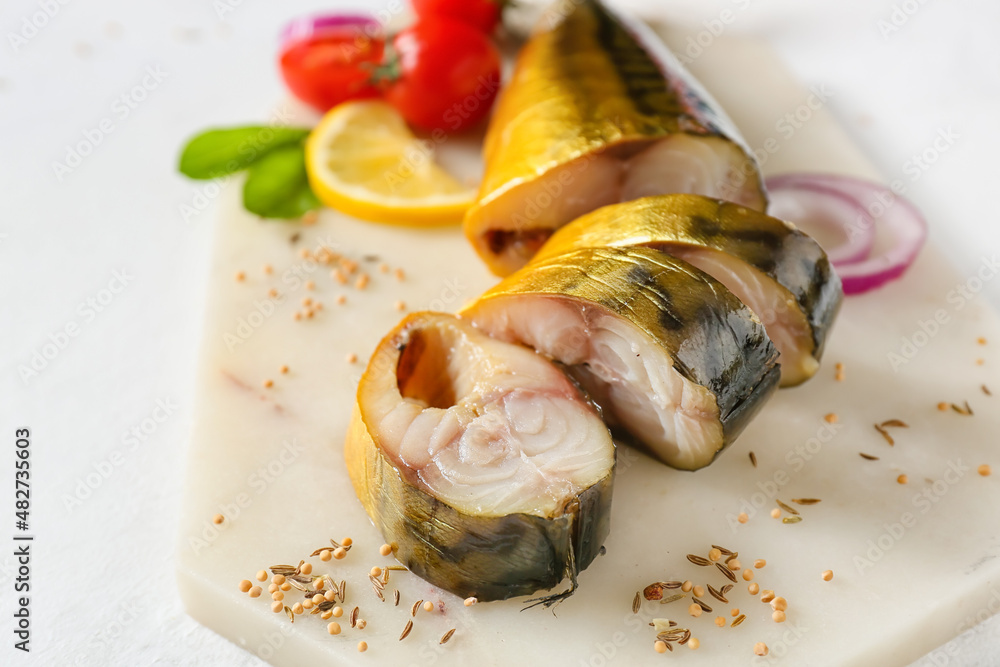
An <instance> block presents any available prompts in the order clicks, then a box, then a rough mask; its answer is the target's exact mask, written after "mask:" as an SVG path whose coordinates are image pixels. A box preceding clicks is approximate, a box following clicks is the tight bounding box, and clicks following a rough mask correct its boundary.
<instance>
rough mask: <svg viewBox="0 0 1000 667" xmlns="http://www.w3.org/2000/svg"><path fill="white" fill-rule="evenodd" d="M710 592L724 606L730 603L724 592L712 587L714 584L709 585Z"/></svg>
mask: <svg viewBox="0 0 1000 667" xmlns="http://www.w3.org/2000/svg"><path fill="white" fill-rule="evenodd" d="M708 592H709V594H710V595H711V596H712V597H713V598H715V599H716V600H718V601H719V602H721V603H723V604H728V603H729V600H727V599H726V596H725V595H724V594H723V593H722V591H720V590H717V589H716V588H715V587H714V586H712V584H708Z"/></svg>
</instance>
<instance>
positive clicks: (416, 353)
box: [344, 313, 615, 602]
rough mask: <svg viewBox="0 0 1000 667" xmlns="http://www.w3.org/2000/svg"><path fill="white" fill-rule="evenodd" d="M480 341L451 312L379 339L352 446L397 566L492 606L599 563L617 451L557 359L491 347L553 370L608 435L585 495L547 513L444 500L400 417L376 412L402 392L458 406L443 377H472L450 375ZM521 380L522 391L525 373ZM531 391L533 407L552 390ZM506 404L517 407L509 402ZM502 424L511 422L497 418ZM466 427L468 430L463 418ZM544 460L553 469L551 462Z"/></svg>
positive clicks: (351, 464) (367, 501) (364, 498)
mask: <svg viewBox="0 0 1000 667" xmlns="http://www.w3.org/2000/svg"><path fill="white" fill-rule="evenodd" d="M424 334H432V335H438V334H441V335H442V336H444V339H442V340H444V341H445V342H444V343H443V344H438V343H433V342H428V341H431V340H432V339H433V336H429V337H425V336H424ZM477 337H479V338H480V339H485V338H486V337H485V336H484V335H483V334H481V333H479V332H476V331H475V330H474V329H473V327H472V326H471V324H469V323H468V322H463V321H461V320H459V319H458V318H456V317H455V316H453V315H446V314H443V313H414V314H412V315H409V316H408V317H407V318H405V319H404V320H403V321H402V322H401V323H400V324H399V325H398V326H397V327H396V328H395V329H394V330H393V331H392V332H390V333H389V334H388V335H387V336H386V337H385V338H384V339H383V340H382V342H381V343H380V344H379V346H378V348H377V349H376V351H375V353H374V355H373V356H372V360H371V362H370V363H369V365H368V368H367V369H366V371H365V374H364V376H363V377H362V379H361V382H360V383H359V386H358V403H357V405H356V406H355V409H354V413H353V417H352V420H351V424H350V426H349V429H348V433H347V437H346V440H345V450H344V454H345V458H346V462H347V469H348V473H349V476H350V479H351V482H352V484H353V486H354V490H355V492H356V493H357V496H358V498H359V499H360V500H361V503H362V505H363V506H364V508H365V510H366V512H367V513H368V515H369V517H370V518H371V520H372V522H373V523H374V524H375V526H376V527H377V528H378V529H379V531H380V532H381V533H382V535H383V537H384V539H385V540H386V542H388V543H392V544H393V545H395V546H396V550H395V553H394V555H395V556H396V558H398V559H399V560H400V562H402V563H403V564H404V565H406V567H407V568H408V569H409V570H410V571H412V572H413V573H414V574H416V575H418V576H420V577H422V578H423V579H425V580H427V581H428V582H430V583H432V584H434V585H435V586H439V587H440V588H443V589H444V590H446V591H449V592H451V593H454V594H455V595H458V596H460V597H463V598H464V597H469V596H475V597H476V598H478V599H479V600H481V601H484V602H486V601H491V600H502V599H507V598H510V597H514V596H520V595H530V594H532V593H535V592H536V591H539V590H548V589H551V588H553V587H554V586H556V585H558V584H559V583H560V582H562V581H563V580H564V579H565V578H568V579H570V580H571V581H572V583H573V587H574V588H575V585H576V577H577V575H578V574H579V573H580V572H582V571H583V570H584V569H585V568H586V567H587V566H588V565H590V563H591V562H592V561H593V560H594V558H595V557H596V556H597V555H598V553H599V551H600V549H601V546H602V545H603V543H604V540H605V539H606V538H607V536H608V533H609V530H610V517H611V496H612V487H613V482H614V468H615V450H614V444H613V442H612V440H611V436H610V434H609V433H608V431H607V428H606V427H605V426H604V425H603V424H602V423H601V421H600V417H599V415H598V414H597V412H596V410H595V409H594V408H593V407H592V406H591V405H590V404H589V403H587V402H586V400H585V398H584V397H583V396H582V394H580V392H579V390H578V389H577V388H576V387H575V386H573V385H572V383H571V382H570V381H569V380H568V379H567V378H566V377H565V376H564V375H563V374H562V373H561V372H560V371H559V370H558V369H556V368H555V367H553V366H552V365H551V364H550V363H549V362H548V361H545V360H544V359H541V358H539V357H538V356H537V355H535V354H534V353H533V352H530V351H529V350H525V349H523V348H519V347H517V346H511V345H509V344H504V343H500V342H497V341H488V342H487V343H485V344H486V345H491V346H502V348H503V349H505V350H507V351H508V352H509V353H510V354H511V355H515V356H516V355H530V356H531V357H532V358H534V359H535V360H534V361H533V362H532V363H534V364H542V365H544V367H545V368H546V369H547V370H546V371H545V373H548V374H551V376H552V377H557V378H558V380H556V381H554V385H555V388H556V389H557V390H558V391H559V392H569V393H571V394H572V396H573V398H572V400H573V401H578V403H579V405H580V406H582V407H581V410H584V411H585V413H586V414H587V415H588V419H591V420H592V422H593V424H594V425H596V427H598V428H599V429H600V431H601V434H599V436H598V438H597V444H598V446H599V448H600V451H601V455H600V460H599V462H598V465H597V468H596V473H595V474H592V475H590V476H589V477H587V479H588V480H589V481H587V482H584V483H582V484H581V485H580V486H581V488H579V489H578V490H577V492H575V493H572V492H570V491H565V492H562V493H561V495H559V496H558V498H557V500H558V502H557V503H556V504H555V505H554V506H552V507H550V508H548V509H547V510H545V511H541V510H538V511H506V512H505V511H495V510H493V511H483V510H474V509H471V508H470V506H462V503H460V502H453V501H446V500H443V499H442V497H441V496H440V494H439V493H437V492H436V491H435V490H434V489H433V488H431V485H430V484H429V483H428V480H427V478H426V477H425V476H423V472H422V471H421V470H419V469H417V468H416V467H415V466H412V465H408V464H407V462H406V461H405V460H403V458H404V452H403V451H402V450H400V451H393V448H392V446H389V445H388V439H389V435H390V434H389V433H388V431H387V425H388V424H390V422H392V421H394V419H393V417H392V416H391V413H390V416H389V417H385V416H384V415H381V416H380V414H379V410H378V406H377V405H376V404H377V403H378V402H379V401H383V400H386V396H388V395H390V394H395V396H394V397H392V398H390V400H392V401H395V404H398V405H400V406H402V407H403V408H404V409H405V408H407V407H413V408H415V409H416V410H417V411H418V412H419V413H420V415H421V417H427V416H429V417H432V418H433V417H434V415H435V414H441V413H442V412H446V411H447V407H446V406H447V404H449V403H453V402H456V403H458V404H459V405H461V401H462V397H461V396H457V395H452V394H450V392H451V391H452V386H450V385H449V383H448V382H447V380H446V376H447V375H448V374H449V373H452V372H454V373H465V372H468V371H469V369H470V364H464V363H458V364H456V365H453V366H452V367H451V368H449V364H450V363H451V361H453V360H454V357H455V355H456V354H460V353H461V351H462V350H465V349H468V346H469V345H473V346H475V344H476V338H477ZM449 342H450V343H449ZM460 361H461V359H460ZM494 363H495V364H500V365H503V364H504V363H505V358H503V357H496V358H494V359H492V360H491V361H490V364H489V365H490V366H492V365H493V364H494ZM421 365H425V366H424V368H423V369H421V368H420V367H421ZM435 371H437V372H435ZM475 374H476V378H475V379H476V382H477V386H478V383H485V384H487V385H489V384H490V381H491V376H490V375H489V372H488V370H487V371H485V372H483V371H480V370H476V371H475ZM546 377H548V375H546ZM515 380H516V381H517V382H520V383H522V384H523V383H524V380H523V374H521V375H518V377H517V378H515ZM524 387H525V389H526V390H527V392H528V396H529V400H530V398H531V397H533V396H535V395H536V392H544V391H546V390H551V389H552V388H553V385H544V384H542V385H540V384H538V383H537V382H528V383H527V384H525V385H524ZM401 396H402V398H401ZM420 396H423V397H425V398H426V400H424V399H421V398H419V397H420ZM418 404H419V405H418ZM506 405H507V409H508V410H509V409H510V404H506ZM481 408H482V406H481V405H475V406H472V409H471V410H470V411H469V412H470V413H477V414H478V413H480V412H481ZM500 414H501V415H502V413H500ZM565 414H573V413H565ZM467 416H468V415H467ZM487 416H488V415H487ZM493 417H494V418H495V419H501V418H502V417H501V416H497V413H494V414H493ZM464 419H465V418H464V417H461V416H460V417H458V420H459V421H462V420H464ZM396 421H398V420H396ZM415 423H416V421H414V424H415ZM462 428H463V429H465V428H467V424H466V423H465V422H463V425H462ZM441 430H442V429H436V430H435V433H439V432H440V431H441ZM431 439H433V435H432V438H431ZM425 442H426V441H425ZM491 443H492V441H491ZM574 446H575V445H574ZM573 451H577V450H576V449H574V450H573ZM547 463H548V465H550V466H551V464H552V459H551V458H549V459H547ZM574 465H576V463H575V462H574ZM549 471H550V472H551V468H550V469H549ZM492 472H493V471H492V470H487V471H486V472H485V473H484V474H486V475H489V474H491V473H492ZM571 590H572V589H571ZM554 597H555V598H558V597H559V596H558V595H557V596H554Z"/></svg>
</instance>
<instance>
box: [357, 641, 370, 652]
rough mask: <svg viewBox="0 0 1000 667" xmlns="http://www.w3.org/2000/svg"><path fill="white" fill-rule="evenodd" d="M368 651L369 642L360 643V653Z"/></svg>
mask: <svg viewBox="0 0 1000 667" xmlns="http://www.w3.org/2000/svg"><path fill="white" fill-rule="evenodd" d="M367 650H368V642H358V653H364V652H365V651H367Z"/></svg>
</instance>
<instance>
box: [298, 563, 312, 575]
mask: <svg viewBox="0 0 1000 667" xmlns="http://www.w3.org/2000/svg"><path fill="white" fill-rule="evenodd" d="M312 571H313V566H312V564H311V563H302V565H299V572H301V573H302V574H312Z"/></svg>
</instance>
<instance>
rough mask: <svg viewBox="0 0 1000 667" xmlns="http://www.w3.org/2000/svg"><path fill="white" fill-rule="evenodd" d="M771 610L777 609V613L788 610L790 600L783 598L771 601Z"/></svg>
mask: <svg viewBox="0 0 1000 667" xmlns="http://www.w3.org/2000/svg"><path fill="white" fill-rule="evenodd" d="M771 609H775V610H777V611H785V610H786V609H788V600H786V599H785V598H783V597H781V596H778V597H776V598H774V599H773V600H771Z"/></svg>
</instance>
